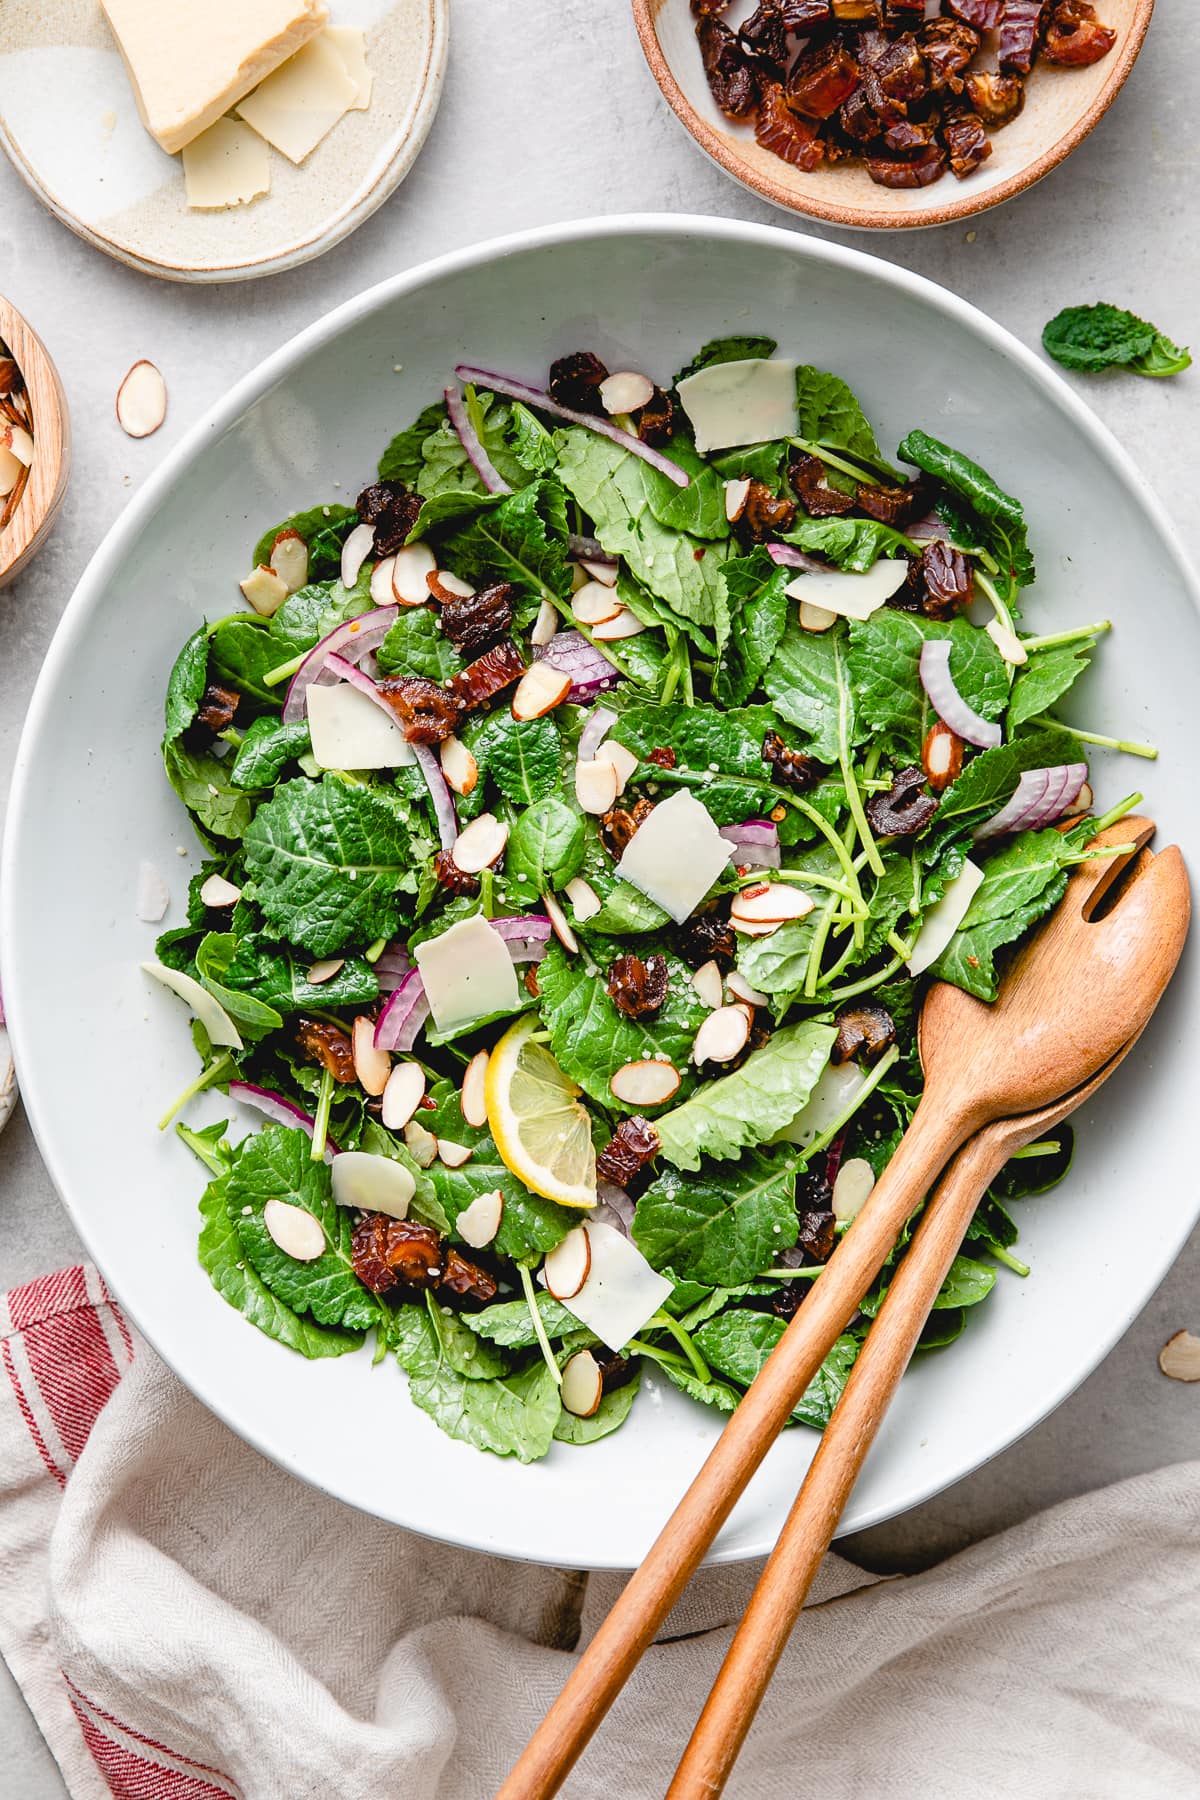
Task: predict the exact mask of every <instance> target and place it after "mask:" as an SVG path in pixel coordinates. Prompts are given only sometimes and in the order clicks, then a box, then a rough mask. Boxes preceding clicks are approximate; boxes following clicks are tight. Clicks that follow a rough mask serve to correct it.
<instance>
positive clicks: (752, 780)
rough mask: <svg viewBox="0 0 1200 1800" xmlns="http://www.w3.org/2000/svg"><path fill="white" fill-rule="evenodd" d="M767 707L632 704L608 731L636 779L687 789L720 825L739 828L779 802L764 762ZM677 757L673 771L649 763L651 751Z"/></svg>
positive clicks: (770, 720)
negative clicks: (633, 764)
mask: <svg viewBox="0 0 1200 1800" xmlns="http://www.w3.org/2000/svg"><path fill="white" fill-rule="evenodd" d="M774 724H775V717H774V713H773V712H772V709H771V708H770V707H769V706H747V707H742V708H738V709H731V710H730V711H728V712H723V711H722V710H721V709H720V708H719V707H716V706H703V705H700V704H697V705H695V706H650V705H645V704H637V703H635V704H634V705H632V706H629V707H627V708H626V709H625V711H624V712H622V714H621V716H620V718H619V720H618V722H617V724H616V725H614V727H613V730H612V737H613V739H614V741H616V742H619V743H622V744H624V745H625V747H626V749H627V750H632V751H633V753H634V755H635V756H637V757H638V758H639V759H640V761H641V764H642V766H641V767H640V768H639V769H638V771H637V775H636V777H635V779H636V780H637V781H639V782H642V781H653V782H656V783H657V784H658V785H659V786H660V787H687V788H690V789H691V790H692V792H693V793H694V794H695V796H696V798H697V799H698V800H699V801H701V803H702V804H703V806H704V808H705V810H706V811H707V812H708V813H709V814H710V815H711V817H712V818H713V819H715V821H716V823H717V824H718V825H733V824H737V823H738V822H739V821H740V820H742V819H749V818H755V817H756V816H758V815H759V814H761V813H763V812H769V811H770V809H771V807H772V806H774V805H775V803H776V801H777V800H778V798H779V792H778V789H775V788H773V787H772V785H771V772H770V770H769V768H768V767H767V765H766V763H765V762H764V761H763V757H762V746H763V738H764V737H765V736H766V734H767V732H768V731H770V730H772V729H773V728H774ZM662 749H669V750H673V751H674V752H675V767H674V768H672V769H662V768H660V767H659V766H658V764H657V763H653V762H650V761H649V760H648V759H649V756H650V752H651V751H652V750H662Z"/></svg>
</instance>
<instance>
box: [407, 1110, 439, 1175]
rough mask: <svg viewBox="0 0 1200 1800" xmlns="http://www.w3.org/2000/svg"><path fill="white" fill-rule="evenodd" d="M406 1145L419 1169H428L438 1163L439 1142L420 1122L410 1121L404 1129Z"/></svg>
mask: <svg viewBox="0 0 1200 1800" xmlns="http://www.w3.org/2000/svg"><path fill="white" fill-rule="evenodd" d="M404 1144H405V1148H406V1149H407V1151H408V1154H409V1155H410V1156H411V1157H412V1159H413V1161H414V1162H415V1163H416V1165H417V1167H418V1169H427V1168H429V1166H430V1165H431V1163H435V1162H436V1161H437V1153H438V1141H437V1139H436V1138H435V1137H434V1135H433V1133H432V1131H426V1129H425V1127H424V1126H423V1125H422V1124H421V1123H420V1121H419V1120H417V1119H410V1120H409V1121H408V1124H407V1125H406V1126H405V1127H404Z"/></svg>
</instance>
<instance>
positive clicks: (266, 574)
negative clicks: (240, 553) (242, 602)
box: [238, 563, 288, 619]
mask: <svg viewBox="0 0 1200 1800" xmlns="http://www.w3.org/2000/svg"><path fill="white" fill-rule="evenodd" d="M238 586H239V587H240V588H241V590H242V593H243V594H244V595H245V597H246V599H247V600H248V601H249V602H250V604H251V606H252V607H253V608H254V610H255V612H256V613H260V614H261V615H262V617H263V618H264V619H271V618H274V616H275V614H276V613H277V612H278V611H279V609H280V607H281V606H282V605H283V603H284V601H285V600H286V599H287V597H288V590H287V583H286V582H285V581H281V580H280V579H279V577H278V575H277V574H276V573H275V571H274V569H268V567H267V565H266V563H260V564H259V566H258V568H257V569H251V571H250V573H249V575H247V577H246V579H245V581H239V582H238Z"/></svg>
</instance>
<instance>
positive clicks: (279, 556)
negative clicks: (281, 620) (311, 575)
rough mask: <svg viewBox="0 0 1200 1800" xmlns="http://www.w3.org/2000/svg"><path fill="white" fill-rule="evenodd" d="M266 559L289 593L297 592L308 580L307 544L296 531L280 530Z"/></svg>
mask: <svg viewBox="0 0 1200 1800" xmlns="http://www.w3.org/2000/svg"><path fill="white" fill-rule="evenodd" d="M268 561H269V563H270V566H271V568H272V569H273V570H274V571H275V573H276V575H278V577H279V579H280V581H282V583H283V585H284V587H285V588H286V589H287V591H288V593H289V594H298V593H299V592H300V589H301V588H302V587H304V585H305V584H306V582H307V581H308V545H307V544H306V543H305V541H304V539H303V538H302V537H301V536H300V533H299V532H298V531H291V530H288V531H281V532H280V533H279V536H278V537H277V538H276V539H275V542H274V543H273V544H272V545H271V554H270V557H269V558H268Z"/></svg>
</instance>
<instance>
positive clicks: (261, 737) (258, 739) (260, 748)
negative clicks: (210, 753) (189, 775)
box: [229, 713, 312, 789]
mask: <svg viewBox="0 0 1200 1800" xmlns="http://www.w3.org/2000/svg"><path fill="white" fill-rule="evenodd" d="M311 748H312V745H311V743H310V741H309V736H308V721H307V720H305V719H298V720H297V721H296V723H295V724H293V725H285V724H284V723H283V721H282V720H281V719H276V718H273V717H272V716H271V714H270V713H262V714H260V716H259V717H258V718H257V719H254V720H252V721H251V723H250V727H249V729H248V731H247V732H246V735H245V737H244V738H243V739H242V741H241V744H240V746H239V748H238V752H237V755H236V756H235V757H234V759H233V762H232V763H231V764H230V768H229V779H230V781H231V782H232V783H233V785H234V787H239V788H251V789H258V788H269V787H274V786H275V783H276V782H277V781H278V780H279V777H280V775H281V774H282V772H283V770H284V768H285V767H286V765H287V764H288V763H289V762H294V761H295V760H296V758H297V757H300V756H303V755H305V753H306V752H307V751H309V750H311Z"/></svg>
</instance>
